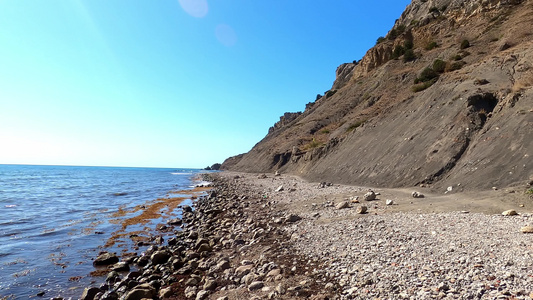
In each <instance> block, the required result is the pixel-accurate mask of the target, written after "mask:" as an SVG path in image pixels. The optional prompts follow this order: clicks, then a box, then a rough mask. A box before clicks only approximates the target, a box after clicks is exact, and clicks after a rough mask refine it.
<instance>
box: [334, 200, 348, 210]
mask: <svg viewBox="0 0 533 300" xmlns="http://www.w3.org/2000/svg"><path fill="white" fill-rule="evenodd" d="M348 207H350V203H348V201H342V202H339V203H337V205H335V208H336V209H344V208H348Z"/></svg>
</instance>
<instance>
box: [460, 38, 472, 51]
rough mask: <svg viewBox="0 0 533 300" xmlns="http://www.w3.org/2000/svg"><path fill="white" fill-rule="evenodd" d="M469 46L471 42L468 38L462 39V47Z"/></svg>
mask: <svg viewBox="0 0 533 300" xmlns="http://www.w3.org/2000/svg"><path fill="white" fill-rule="evenodd" d="M468 47H470V42H469V41H468V40H463V41H461V46H460V48H461V49H466V48H468Z"/></svg>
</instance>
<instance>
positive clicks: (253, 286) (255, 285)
mask: <svg viewBox="0 0 533 300" xmlns="http://www.w3.org/2000/svg"><path fill="white" fill-rule="evenodd" d="M264 286H265V284H264V283H263V282H262V281H254V282H252V283H250V285H249V286H248V290H249V291H256V290H258V289H261V288H263V287H264Z"/></svg>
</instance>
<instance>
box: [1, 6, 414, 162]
mask: <svg viewBox="0 0 533 300" xmlns="http://www.w3.org/2000/svg"><path fill="white" fill-rule="evenodd" d="M409 2H410V1H407V0H402V1H397V0H396V1H353V0H339V1H333V2H331V1H299V0H295V1H277V0H273V1H255V0H254V1H252V0H247V1H245V0H232V1H222V0H218V1H209V0H207V1H206V0H156V1H153V0H112V1H109V0H87V1H76V0H46V1H36V0H0V163H3V164H66V165H96V166H104V165H105V166H144V167H191V168H194V167H205V166H207V165H211V164H213V163H215V162H222V161H223V160H224V159H225V158H227V157H229V156H232V155H236V154H239V153H243V152H247V151H249V150H250V149H251V148H252V147H253V146H254V145H255V143H257V142H258V141H259V140H261V139H262V138H263V137H264V136H265V135H266V133H267V131H268V128H269V127H270V126H272V125H273V124H274V123H275V122H276V121H277V120H279V116H281V115H282V114H283V113H284V112H287V111H291V112H293V111H302V110H303V109H304V108H305V104H306V103H308V102H310V101H314V99H315V97H316V95H317V94H319V93H320V94H322V93H324V92H325V91H327V90H328V89H330V88H331V85H332V83H333V81H334V79H335V69H336V68H337V66H338V65H340V64H341V63H344V62H351V61H353V60H356V59H357V60H359V59H361V58H362V56H363V55H364V54H365V52H366V51H367V50H368V49H369V48H370V47H372V46H373V45H374V44H375V41H376V39H377V38H378V37H379V36H384V35H386V33H387V32H388V30H390V28H391V27H392V25H393V24H394V21H395V19H397V18H398V17H399V16H400V14H401V13H402V12H403V10H404V9H405V7H406V6H407V4H409Z"/></svg>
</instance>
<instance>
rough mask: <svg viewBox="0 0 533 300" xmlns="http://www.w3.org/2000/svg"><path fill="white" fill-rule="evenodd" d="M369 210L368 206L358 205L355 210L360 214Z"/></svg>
mask: <svg viewBox="0 0 533 300" xmlns="http://www.w3.org/2000/svg"><path fill="white" fill-rule="evenodd" d="M367 210H368V207H366V206H358V207H357V209H356V210H355V212H356V213H358V214H365V213H366V211H367Z"/></svg>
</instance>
